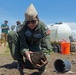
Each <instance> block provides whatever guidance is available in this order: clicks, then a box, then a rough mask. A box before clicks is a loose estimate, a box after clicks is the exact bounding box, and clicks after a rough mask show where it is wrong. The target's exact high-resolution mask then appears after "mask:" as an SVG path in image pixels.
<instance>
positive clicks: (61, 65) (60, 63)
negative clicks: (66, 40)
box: [54, 59, 71, 73]
mask: <svg viewBox="0 0 76 75" xmlns="http://www.w3.org/2000/svg"><path fill="white" fill-rule="evenodd" d="M54 67H55V70H56V71H57V72H59V73H65V72H68V71H70V69H71V63H70V62H69V61H68V60H61V59H57V60H56V61H55V62H54Z"/></svg>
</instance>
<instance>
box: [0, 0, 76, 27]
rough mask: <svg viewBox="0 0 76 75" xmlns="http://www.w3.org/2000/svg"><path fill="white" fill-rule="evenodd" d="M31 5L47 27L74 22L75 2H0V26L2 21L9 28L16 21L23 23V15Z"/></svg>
mask: <svg viewBox="0 0 76 75" xmlns="http://www.w3.org/2000/svg"><path fill="white" fill-rule="evenodd" d="M31 3H33V4H34V6H35V8H36V10H37V12H38V15H39V18H40V19H41V20H42V21H44V22H45V24H47V25H48V24H50V23H56V22H74V23H75V22H76V0H0V25H1V24H2V23H3V22H4V20H8V21H9V22H8V25H9V26H11V25H13V24H16V21H17V20H20V21H21V22H22V21H24V19H25V17H24V13H25V11H26V9H27V7H28V6H29V5H30V4H31ZM73 27H74V26H73Z"/></svg>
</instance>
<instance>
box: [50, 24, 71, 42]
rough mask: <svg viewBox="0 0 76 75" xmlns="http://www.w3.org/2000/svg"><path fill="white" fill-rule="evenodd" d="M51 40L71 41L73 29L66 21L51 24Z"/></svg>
mask: <svg viewBox="0 0 76 75" xmlns="http://www.w3.org/2000/svg"><path fill="white" fill-rule="evenodd" d="M49 29H50V30H51V32H50V40H51V42H60V41H63V40H65V41H67V42H70V40H69V36H71V35H72V30H71V28H70V27H69V25H68V24H66V23H61V24H59V23H58V24H53V25H50V27H49Z"/></svg>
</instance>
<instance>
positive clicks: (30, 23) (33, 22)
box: [26, 18, 38, 29]
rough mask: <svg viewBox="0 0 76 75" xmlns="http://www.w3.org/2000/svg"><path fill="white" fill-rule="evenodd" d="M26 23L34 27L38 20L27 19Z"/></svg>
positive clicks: (31, 27)
mask: <svg viewBox="0 0 76 75" xmlns="http://www.w3.org/2000/svg"><path fill="white" fill-rule="evenodd" d="M26 23H27V25H28V27H29V28H30V29H34V28H35V27H36V26H37V25H38V20H37V19H36V18H35V19H33V20H31V21H26Z"/></svg>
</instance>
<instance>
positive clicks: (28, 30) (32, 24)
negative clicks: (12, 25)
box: [8, 4, 51, 67]
mask: <svg viewBox="0 0 76 75" xmlns="http://www.w3.org/2000/svg"><path fill="white" fill-rule="evenodd" d="M8 35H9V37H8V43H9V45H10V43H12V44H11V46H9V47H10V49H11V52H12V53H11V54H12V56H13V58H14V59H16V60H18V62H19V64H22V63H23V62H24V61H23V56H24V57H26V59H28V60H29V61H30V63H31V64H33V63H32V61H31V58H30V54H31V53H33V52H37V51H38V52H39V51H41V52H45V51H46V50H47V51H49V52H50V51H51V44H50V31H49V29H48V27H47V26H46V25H45V24H44V23H43V22H42V21H40V20H39V18H38V13H37V11H36V9H35V7H34V6H33V4H31V5H30V6H29V7H28V9H27V10H26V13H25V22H24V24H23V27H22V29H21V30H20V31H19V32H18V33H13V32H12V33H10V34H8ZM13 35H14V36H13ZM13 46H14V47H13ZM46 63H47V62H46V61H45V62H44V65H45V64H46ZM37 66H38V65H37ZM38 67H39V66H38Z"/></svg>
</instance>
